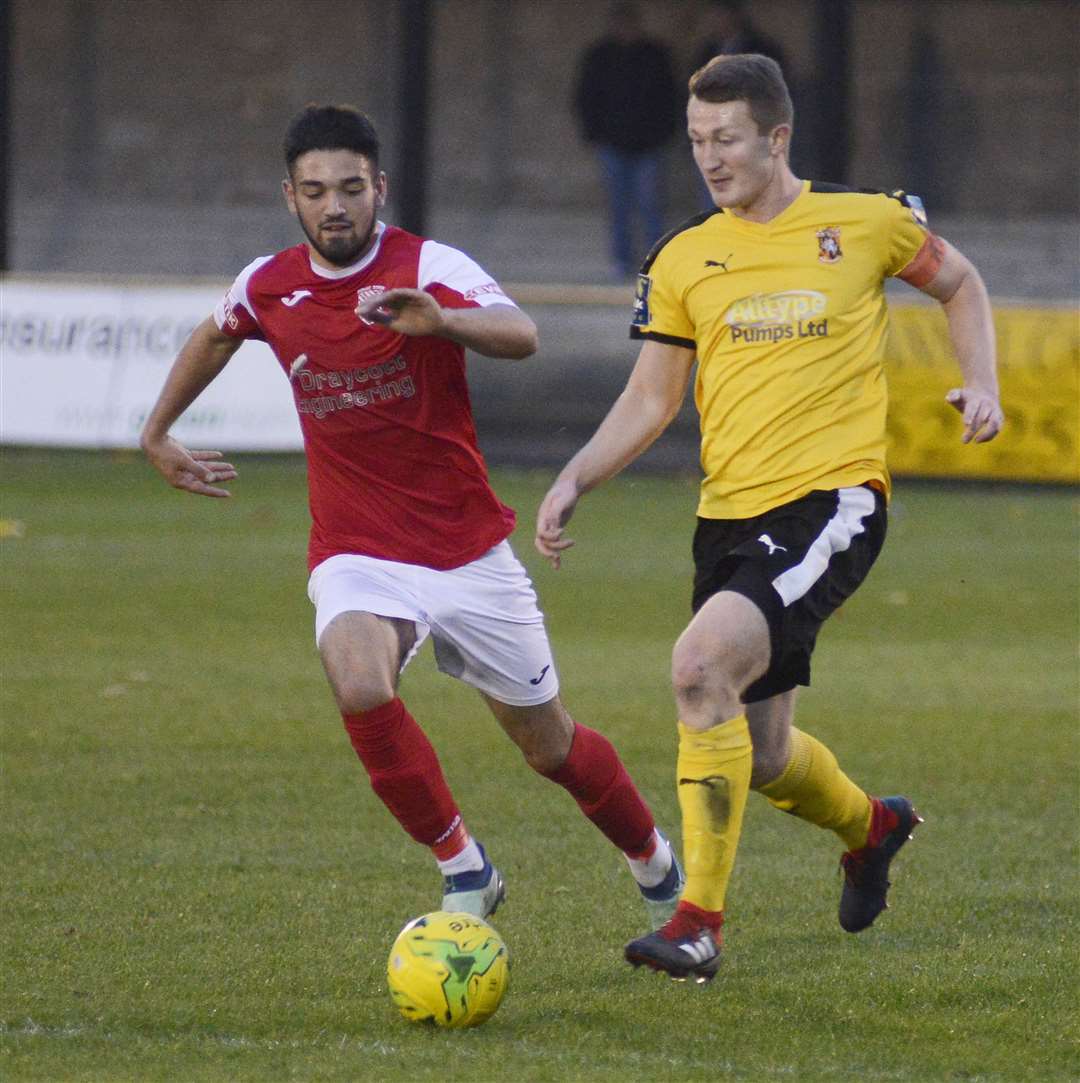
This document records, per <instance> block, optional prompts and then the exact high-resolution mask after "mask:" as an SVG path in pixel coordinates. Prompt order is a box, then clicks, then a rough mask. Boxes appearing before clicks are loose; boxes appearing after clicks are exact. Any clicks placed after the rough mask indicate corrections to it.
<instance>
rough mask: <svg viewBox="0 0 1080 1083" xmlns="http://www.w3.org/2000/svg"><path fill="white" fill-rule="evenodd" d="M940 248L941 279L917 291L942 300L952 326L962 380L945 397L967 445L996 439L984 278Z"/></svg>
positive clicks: (997, 413) (997, 411)
mask: <svg viewBox="0 0 1080 1083" xmlns="http://www.w3.org/2000/svg"><path fill="white" fill-rule="evenodd" d="M934 240H935V241H936V242H937V243H938V244H940V245H941V246H942V251H941V266H940V267H939V268H938V271H937V274H935V275H934V277H933V278H932V279H931V280H930V281H929V282H927V283H926V284H925V285H922V286H920V287H919V288H920V289H921V290H922V291H923V293H926V294H929V295H930V296H931V297H933V298H934V299H935V300H937V301H940V302H941V305H942V307H943V308H944V309H945V315H946V317H947V318H948V321H949V337H950V339H951V340H952V346H953V351H954V352H955V354H956V359H957V361H958V362H959V364H960V373H961V375H962V376H963V378H964V386H963V387H954V388H953V389H952V390H951V391H950V392H949V393H948V394H947V395H946V396H945V401H946V402H948V403H949V405H950V406H952V407H953V408H954V409H955V410H956V411H957V412H958V413H960V414H961V415H962V416H963V419H964V435H963V437H962V438H961V439H962V440H963V442H964V443H965V444H968V443H971V442H972V441H974V442H975V443H976V444H982V443H985V442H986V441H987V440H993V439H994V437H995V436H997V434H998V433H999V432H1000V431H1001V426H1002V424H1003V423H1004V420H1005V418H1004V415H1003V414H1002V412H1001V403H1000V395H999V392H998V381H997V356H996V349H995V342H994V316H993V311H992V309H991V307H990V297H989V295H988V294H987V292H986V285H985V284H984V283H983V280H982V276H981V275H980V274H979V272H978V271H977V270H976V269H975V266H974V265H973V264H972V262H971V261H970V260H969V259H968V258H967V257H966V256H964V255H963V254H962V253H961V252H959V251H958V250H957V249H955V248H954V247H953V246H952V245H951V244H949V242H948V241H943V240H941V239H940V238H934Z"/></svg>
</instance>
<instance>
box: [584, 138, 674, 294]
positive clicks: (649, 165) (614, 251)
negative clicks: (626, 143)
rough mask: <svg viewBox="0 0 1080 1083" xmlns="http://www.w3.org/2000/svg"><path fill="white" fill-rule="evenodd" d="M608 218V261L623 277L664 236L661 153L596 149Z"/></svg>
mask: <svg viewBox="0 0 1080 1083" xmlns="http://www.w3.org/2000/svg"><path fill="white" fill-rule="evenodd" d="M597 153H598V155H599V158H600V168H601V170H602V171H603V174H604V184H605V185H606V187H607V196H608V210H609V212H610V215H611V258H612V260H613V262H614V264H615V269H616V271H617V272H618V273H619V274H620V275H623V276H624V277H629V276H631V275H633V274H635V273H636V271H637V269H638V266H639V264H640V263H641V261H642V259H644V258H645V255H646V254H647V252H648V251H649V249H650V248H651V247H652V246H653V244H654V243H655V242H656V241H657V240H659V238H660V236H661V235H662V234H663V232H664V184H663V182H664V175H663V165H664V152H663V151H662V150H648V151H640V152H637V153H634V152H629V151H623V150H618V149H616V148H615V147H608V146H600V147H598V148H597Z"/></svg>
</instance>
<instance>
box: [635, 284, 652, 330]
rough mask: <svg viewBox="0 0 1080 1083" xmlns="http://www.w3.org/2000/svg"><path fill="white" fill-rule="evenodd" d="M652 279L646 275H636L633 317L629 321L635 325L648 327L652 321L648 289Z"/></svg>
mask: <svg viewBox="0 0 1080 1083" xmlns="http://www.w3.org/2000/svg"><path fill="white" fill-rule="evenodd" d="M651 289H652V279H651V278H650V277H649V276H648V275H638V276H637V288H636V289H635V290H634V318H633V319H632V320H631V321H630V322H631V323H632V324H633V325H634V326H635V327H648V325H649V324H650V323H651V322H652V316H651V315H650V313H649V291H650V290H651Z"/></svg>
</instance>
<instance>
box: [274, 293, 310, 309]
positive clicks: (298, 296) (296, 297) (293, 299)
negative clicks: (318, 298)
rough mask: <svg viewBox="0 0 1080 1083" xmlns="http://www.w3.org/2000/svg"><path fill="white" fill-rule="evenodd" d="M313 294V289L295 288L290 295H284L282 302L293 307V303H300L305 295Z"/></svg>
mask: <svg viewBox="0 0 1080 1083" xmlns="http://www.w3.org/2000/svg"><path fill="white" fill-rule="evenodd" d="M310 296H311V290H293V291H292V293H290V294H289V296H288V297H282V299H281V303H282V304H283V305H285V306H286V308H292V307H293V305H298V304H300V302H301V301H302V300H303V299H304V298H305V297H310Z"/></svg>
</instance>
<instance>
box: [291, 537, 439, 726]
mask: <svg viewBox="0 0 1080 1083" xmlns="http://www.w3.org/2000/svg"><path fill="white" fill-rule="evenodd" d="M415 574H416V571H415V568H414V567H413V566H412V565H403V564H398V563H396V562H394V561H384V560H377V559H375V558H373V557H364V556H355V555H345V554H343V555H340V556H335V557H331V558H330V559H329V560H325V561H323V563H322V564H320V565H319V566H318V567H317V568H316V569H315V570H314V571H313V572H312V573H311V578H310V579H309V581H308V596H309V597H310V598H311V601H312V602H313V603H314V605H315V637H316V642H317V643H318V647H319V654H320V656H321V658H322V662H323V667H324V668H325V670H326V675H327V678H328V680H329V681H330V686H331V688H332V689H333V692H334V697H335V699H336V700H337V702H338V706H339V707H340V708H341V709H342V710H343V711H345V712H346V713H349V714H351V713H354V712H356V711H363V710H369V709H370V708H372V707H375V706H378V704H380V703H384V702H386V700H388V699H392V698H393V696H394V695H395V694H396V691H397V680H398V673H399V672H400V670H401V669H402V668H404V666H405V665H406V663H407V662H408V661H409V660H410V659H411V658H412V657H413V655H414V654H415V653H416V651H417V650H418V649H419V647H420V645H421V644H422V643H423V641H424V639H425V637H426V636H427V634H428V625H427V623H426V622H425V621H424V619H423V611H422V609H421V607H420V605H419V604H418V602H417V599H416V592H415V589H414V579H415Z"/></svg>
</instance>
